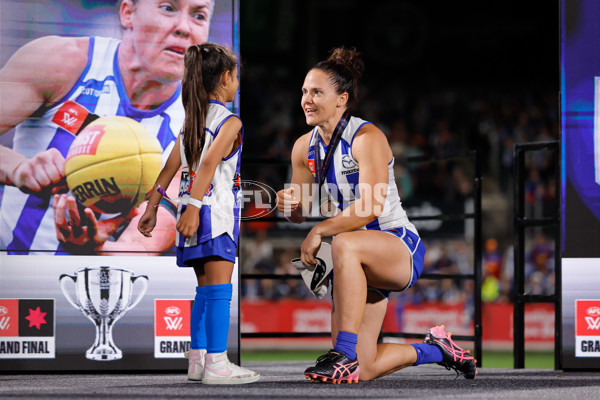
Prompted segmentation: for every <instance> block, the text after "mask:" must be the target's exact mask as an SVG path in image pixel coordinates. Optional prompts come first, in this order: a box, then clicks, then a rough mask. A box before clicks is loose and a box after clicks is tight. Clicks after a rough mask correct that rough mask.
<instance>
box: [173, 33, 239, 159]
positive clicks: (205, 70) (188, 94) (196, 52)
mask: <svg viewBox="0 0 600 400" xmlns="http://www.w3.org/2000/svg"><path fill="white" fill-rule="evenodd" d="M236 62H237V61H236V59H235V55H234V54H233V53H232V52H231V51H229V50H227V49H225V48H223V47H221V46H218V45H215V44H212V43H205V44H201V45H197V46H192V47H190V48H189V49H188V50H187V52H186V55H185V73H184V76H183V82H182V85H181V100H182V102H183V107H184V110H185V120H184V123H183V148H184V153H185V158H186V159H187V162H188V165H189V166H190V167H191V168H192V169H196V168H197V167H198V164H199V163H200V156H201V155H202V149H203V147H204V140H205V136H206V114H207V113H208V107H209V100H210V97H209V94H210V93H213V92H215V91H216V90H217V89H218V87H219V84H220V81H221V75H222V74H223V72H225V71H233V70H234V68H235V65H236Z"/></svg>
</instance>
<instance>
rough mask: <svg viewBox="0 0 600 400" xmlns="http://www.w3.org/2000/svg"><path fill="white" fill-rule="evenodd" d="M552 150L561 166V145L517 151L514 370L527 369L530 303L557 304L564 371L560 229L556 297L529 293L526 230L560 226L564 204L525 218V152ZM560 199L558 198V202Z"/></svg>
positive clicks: (556, 347) (557, 335)
mask: <svg viewBox="0 0 600 400" xmlns="http://www.w3.org/2000/svg"><path fill="white" fill-rule="evenodd" d="M540 150H552V151H554V154H555V157H556V158H555V160H557V162H556V165H557V166H558V165H560V163H559V161H558V160H559V157H558V154H559V142H558V141H548V142H537V143H523V144H516V145H515V149H514V160H515V181H514V202H513V208H514V216H513V226H514V256H513V259H514V264H515V265H514V282H513V287H514V288H513V302H514V310H513V312H514V321H513V340H514V342H513V351H514V353H513V357H514V368H515V369H520V368H525V304H526V303H553V304H554V369H560V367H561V358H560V342H561V334H562V332H561V318H562V310H561V299H560V293H561V292H562V289H561V279H562V276H561V271H562V268H561V258H560V249H561V246H560V243H561V235H560V229H557V230H556V233H555V235H554V239H555V241H554V247H555V248H554V262H555V267H554V274H555V285H554V294H553V295H528V294H526V293H525V228H528V227H543V226H549V225H554V226H557V227H558V226H560V201H557V208H556V214H555V215H554V216H551V217H543V218H527V217H526V216H525V193H524V188H525V174H524V169H525V153H526V152H530V151H540ZM559 182H560V179H555V184H556V186H555V189H556V193H557V196H560V183H559ZM557 200H558V199H557Z"/></svg>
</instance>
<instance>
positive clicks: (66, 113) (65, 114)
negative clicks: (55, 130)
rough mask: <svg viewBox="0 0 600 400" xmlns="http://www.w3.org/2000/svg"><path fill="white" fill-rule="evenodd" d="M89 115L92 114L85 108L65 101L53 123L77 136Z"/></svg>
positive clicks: (55, 115)
mask: <svg viewBox="0 0 600 400" xmlns="http://www.w3.org/2000/svg"><path fill="white" fill-rule="evenodd" d="M89 113H90V112H89V111H88V110H86V109H85V107H83V106H81V105H79V104H77V103H75V102H74V101H70V100H69V101H65V103H64V104H63V105H62V106H61V107H60V108H59V109H58V111H57V112H56V114H54V117H53V118H52V122H54V123H55V124H56V125H58V126H60V127H61V128H63V129H65V130H66V131H67V132H70V133H72V134H73V135H76V134H77V132H79V128H81V125H83V122H84V121H85V119H86V118H87V116H88V115H89Z"/></svg>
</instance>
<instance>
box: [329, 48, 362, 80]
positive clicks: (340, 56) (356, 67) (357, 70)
mask: <svg viewBox="0 0 600 400" xmlns="http://www.w3.org/2000/svg"><path fill="white" fill-rule="evenodd" d="M327 61H329V62H331V63H333V64H337V65H339V66H341V67H343V68H344V69H345V70H346V71H348V72H349V73H350V74H352V77H353V78H354V80H355V81H358V79H359V78H360V77H361V75H362V73H363V71H364V70H365V64H364V63H363V61H362V59H361V58H360V53H359V52H358V51H356V49H354V48H352V49H346V48H344V47H338V48H335V49H333V50H332V51H331V55H330V56H329V58H328V59H327Z"/></svg>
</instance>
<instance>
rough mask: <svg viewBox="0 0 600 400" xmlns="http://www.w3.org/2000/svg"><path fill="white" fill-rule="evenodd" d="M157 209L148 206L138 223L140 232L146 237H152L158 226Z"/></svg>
mask: <svg viewBox="0 0 600 400" xmlns="http://www.w3.org/2000/svg"><path fill="white" fill-rule="evenodd" d="M156 212H157V209H156V207H152V206H151V205H150V204H148V205H147V206H146V211H145V212H144V214H143V215H142V216H141V218H140V220H139V221H138V226H137V228H138V231H140V233H141V234H142V235H144V236H146V237H152V230H154V227H155V226H156Z"/></svg>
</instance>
